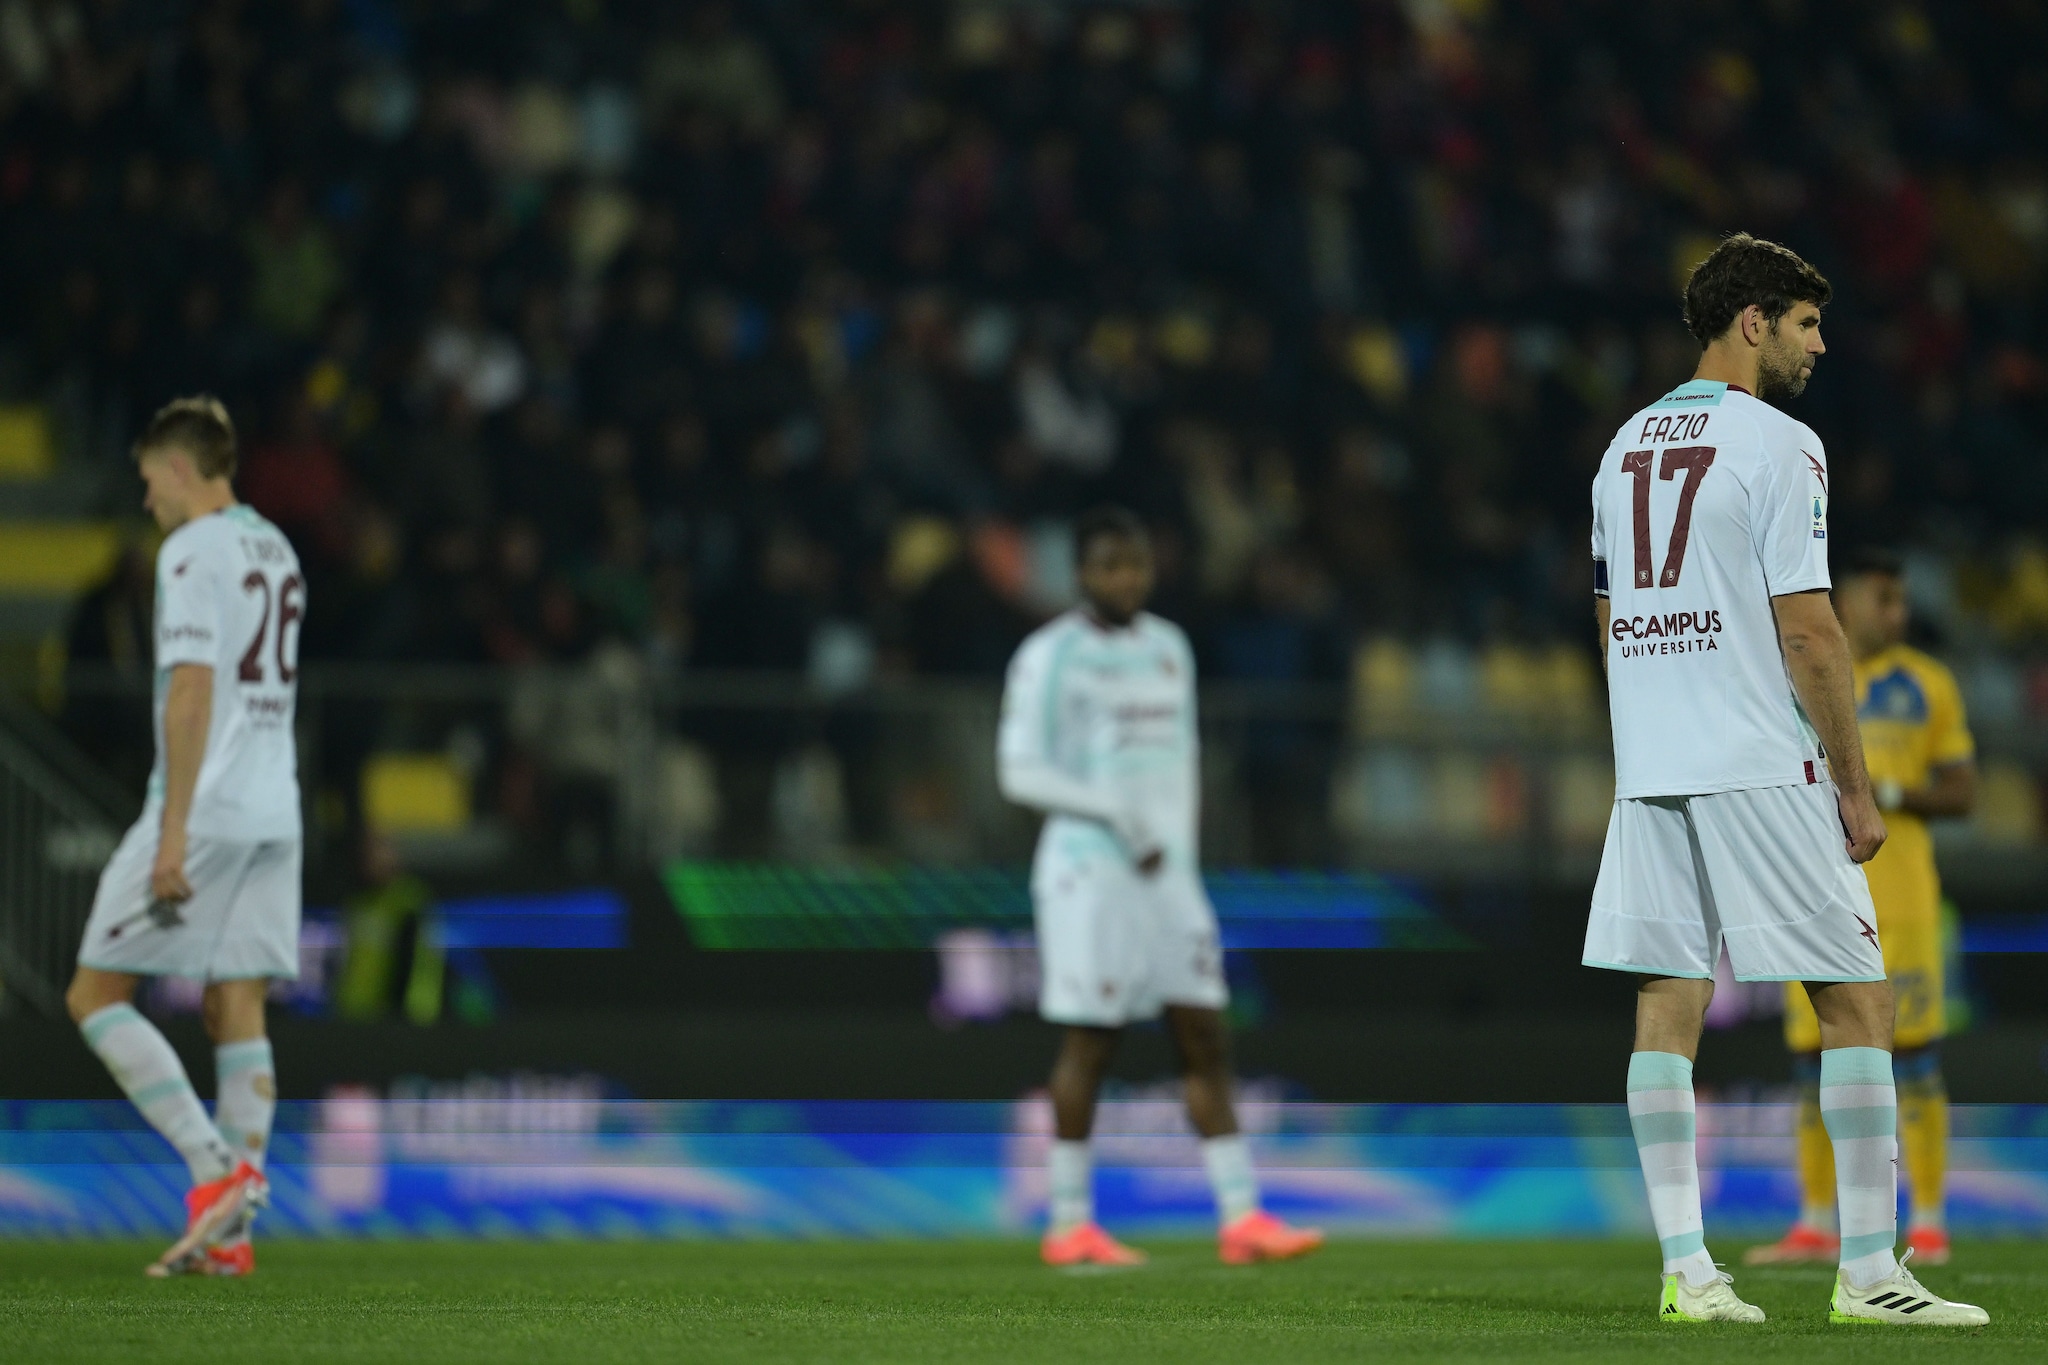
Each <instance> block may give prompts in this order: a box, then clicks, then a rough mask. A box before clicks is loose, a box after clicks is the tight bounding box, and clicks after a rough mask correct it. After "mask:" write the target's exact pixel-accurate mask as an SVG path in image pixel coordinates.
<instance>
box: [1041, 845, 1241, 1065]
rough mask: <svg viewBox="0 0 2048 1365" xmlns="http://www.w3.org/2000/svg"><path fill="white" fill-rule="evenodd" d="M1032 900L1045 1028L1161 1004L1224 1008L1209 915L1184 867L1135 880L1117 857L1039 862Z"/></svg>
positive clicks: (1226, 998)
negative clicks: (1035, 923) (1046, 1025)
mask: <svg viewBox="0 0 2048 1365" xmlns="http://www.w3.org/2000/svg"><path fill="white" fill-rule="evenodd" d="M1031 900H1032V907H1033V911H1034V913H1035V916H1036V919H1037V922H1038V970H1039V996H1038V1008H1039V1013H1040V1014H1042V1015H1044V1016H1045V1018H1046V1019H1047V1020H1048V1021H1049V1022H1051V1023H1055V1024H1083V1025H1090V1026H1095V1027H1102V1028H1114V1027H1116V1026H1118V1025H1121V1024H1128V1023H1132V1022H1135V1021H1137V1020H1140V1019H1153V1018H1157V1017H1158V1015H1159V1012H1160V1010H1161V1009H1162V1008H1164V1007H1165V1006H1167V1005H1192V1006H1196V1007H1199V1008H1203V1009H1222V1008H1223V1007H1224V1006H1225V1005H1227V1004H1229V1003H1230V992H1229V990H1228V989H1227V988H1226V987H1225V986H1224V984H1223V949H1222V942H1221V939H1220V938H1219V937H1218V935H1217V932H1216V912H1215V911H1214V910H1213V909H1212V908H1211V907H1210V905H1209V895H1208V892H1206V891H1204V890H1203V889H1202V880H1201V877H1200V876H1199V875H1198V874H1197V873H1196V872H1194V871H1193V870H1192V869H1187V868H1176V867H1174V866H1171V865H1169V866H1167V867H1164V868H1161V869H1160V870H1159V872H1157V873H1156V874H1155V875H1153V876H1150V877H1143V876H1140V875H1139V874H1138V871H1137V869H1136V868H1134V867H1132V866H1131V865H1130V864H1129V863H1127V862H1125V861H1124V860H1123V859H1122V858H1121V857H1120V856H1103V857H1089V858H1079V859H1072V860H1069V859H1065V858H1059V859H1046V860H1041V862H1040V865H1039V866H1038V867H1036V868H1034V869H1033V872H1032V878H1031Z"/></svg>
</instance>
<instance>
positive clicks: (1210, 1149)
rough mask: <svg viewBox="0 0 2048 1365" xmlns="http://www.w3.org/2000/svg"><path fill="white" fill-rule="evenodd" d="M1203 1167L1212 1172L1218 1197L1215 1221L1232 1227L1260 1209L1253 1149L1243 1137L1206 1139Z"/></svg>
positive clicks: (1233, 1135)
mask: <svg viewBox="0 0 2048 1365" xmlns="http://www.w3.org/2000/svg"><path fill="white" fill-rule="evenodd" d="M1202 1164H1203V1165H1204V1166H1207V1167H1208V1168H1209V1188H1210V1189H1211V1190H1213V1191H1215V1193H1216V1221H1217V1222H1219V1223H1221V1224H1222V1225H1223V1226H1225V1227H1229V1226H1230V1225H1231V1224H1232V1223H1235V1222H1236V1221H1237V1220H1238V1219H1240V1218H1242V1217H1244V1216H1245V1215H1246V1214H1248V1213H1256V1212H1258V1209H1259V1178H1258V1177H1257V1176H1256V1175H1253V1174H1252V1149H1251V1148H1250V1147H1249V1146H1247V1145H1246V1143H1245V1140H1244V1135H1243V1134H1241V1133H1232V1134H1231V1135H1230V1136H1229V1137H1219V1138H1207V1139H1204V1140H1203V1142H1202Z"/></svg>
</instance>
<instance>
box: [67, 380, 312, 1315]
mask: <svg viewBox="0 0 2048 1365" xmlns="http://www.w3.org/2000/svg"><path fill="white" fill-rule="evenodd" d="M135 456H136V464H137V467H138V468H139V469H140V471H141V474H142V479H143V482H144V483H145V484H146V485H147V486H148V496H147V498H146V499H145V503H146V505H147V507H148V508H149V511H150V513H151V514H152V515H153V516H154V517H155V518H156V520H157V524H158V525H160V526H161V527H163V529H164V530H165V531H166V532H168V533H169V534H168V535H166V536H165V538H164V543H163V548H162V549H161V550H160V551H159V552H158V554H157V578H156V593H157V597H156V767H155V770H154V771H153V772H152V773H151V775H150V780H149V796H148V799H147V801H146V802H145V803H144V805H143V809H142V816H141V818H140V819H138V820H137V821H136V822H135V825H134V827H133V828H131V829H130V830H129V831H128V834H127V836H126V837H125V838H123V839H122V841H121V844H120V847H119V848H117V849H116V850H115V851H114V856H113V858H112V859H111V860H110V861H109V862H108V863H107V867H106V871H104V872H103V873H101V874H100V884H99V892H98V894H97V895H96V896H95V897H94V900H93V907H92V915H91V918H90V919H89V920H88V921H87V923H86V927H85V939H84V942H83V943H82V944H81V945H80V947H79V950H78V972H77V975H76V976H75V977H74V978H73V979H72V982H71V988H70V990H69V991H68V992H67V994H66V997H65V999H66V1003H67V1004H68V1005H69V1007H70V1010H71V1017H72V1018H73V1019H74V1020H76V1021H77V1023H78V1026H79V1029H80V1030H81V1031H82V1032H83V1033H84V1035H85V1041H86V1043H87V1045H88V1046H90V1047H91V1048H92V1050H93V1051H94V1052H95V1053H97V1054H98V1055H99V1057H100V1060H101V1061H103V1062H105V1063H106V1064H107V1069H108V1070H109V1071H111V1072H112V1073H113V1075H114V1079H115V1080H116V1081H118V1082H119V1083H120V1085H121V1088H122V1089H123V1090H124V1091H126V1092H127V1095H128V1098H129V1099H130V1100H131V1101H133V1102H134V1104H135V1107H136V1108H138V1109H140V1110H141V1111H142V1114H143V1117H145V1118H147V1119H148V1120H149V1121H150V1123H151V1124H152V1125H154V1126H155V1128H156V1130H157V1131H158V1132H160V1133H162V1134H163V1135H164V1137H165V1138H167V1139H168V1140H169V1141H170V1143H171V1145H172V1146H174V1147H176V1148H177V1150H178V1155H180V1156H182V1157H183V1158H184V1159H185V1163H186V1165H187V1166H189V1167H190V1168H191V1172H192V1190H191V1192H190V1193H188V1194H187V1195H186V1196H185V1204H186V1212H187V1225H186V1230H185V1234H184V1236H182V1237H180V1238H179V1239H178V1240H177V1241H176V1242H175V1243H173V1244H172V1246H171V1247H170V1249H169V1250H167V1251H165V1252H164V1254H163V1256H162V1257H161V1258H160V1259H158V1260H157V1262H156V1263H155V1264H154V1265H152V1266H150V1267H149V1273H150V1274H152V1275H172V1274H213V1275H246V1274H248V1273H250V1272H251V1271H252V1270H253V1269H254V1268H255V1253H254V1250H253V1248H252V1247H251V1244H250V1242H249V1239H248V1228H249V1223H250V1222H251V1220H252V1219H253V1218H254V1216H255V1211H256V1209H257V1208H258V1207H260V1206H261V1205H262V1204H263V1203H264V1201H265V1198H266V1196H267V1192H268V1186H267V1184H266V1182H265V1180H264V1176H263V1165H264V1155H265V1150H266V1148H267V1147H268V1145H269V1141H270V1123H271V1117H272V1114H273V1112H274V1111H275V1109H276V1105H277V1085H276V1073H275V1070H274V1068H273V1066H272V1064H271V1054H270V1043H269V1040H268V1039H267V1038H266V1037H265V1034H264V1021H263V1001H264V995H265V993H266V991H267V990H268V987H269V984H270V981H271V980H272V979H273V978H277V977H285V978H290V977H296V976H297V975H298V967H299V964H298V958H299V948H298V939H299V868H300V819H299V780H298V758H297V753H296V750H295V747H294V741H293V734H292V722H293V716H294V712H295V709H296V702H297V687H296V679H297V677H298V652H299V630H300V626H301V623H302V622H303V620H304V618H305V612H306V589H305V581H304V579H302V578H301V577H300V574H299V560H298V556H297V555H296V554H294V553H293V551H292V547H291V543H290V542H289V541H287V540H286V539H285V537H284V535H283V533H282V532H280V531H279V530H278V529H277V528H276V527H275V526H272V525H271V524H270V523H269V522H267V521H265V520H264V519H263V518H262V517H260V516H258V515H257V514H256V513H255V512H254V511H252V510H251V509H250V508H248V507H245V506H243V505H242V504H240V503H238V502H236V501H235V493H234V485H233V482H232V480H233V477H234V472H235V429H234V425H233V423H232V422H231V421H230V420H229V419H228V414H227V410H226V409H225V408H223V407H222V406H221V404H220V403H219V402H218V401H216V400H215V399H212V398H181V399H179V400H177V401H176V402H173V403H170V404H168V405H167V406H165V407H164V408H163V409H162V410H161V411H160V412H158V413H157V414H156V416H155V417H154V418H152V419H151V421H150V423H149V426H148V429H147V430H145V431H144V432H143V435H142V439H141V440H140V441H138V442H137V443H136V446H135ZM145 976H184V977H196V978H199V979H201V980H203V981H204V982H205V983H206V989H205V998H204V1006H203V1018H204V1021H205V1024H206V1031H207V1033H208V1034H209V1035H210V1036H211V1037H212V1039H213V1042H214V1046H215V1051H214V1072H215V1080H216V1084H217V1085H218V1093H217V1101H216V1104H215V1108H214V1114H213V1117H212V1118H209V1117H208V1116H207V1113H206V1110H205V1108H204V1107H203V1106H201V1104H200V1102H199V1097H198V1095H197V1094H195V1093H194V1092H193V1089H192V1082H191V1080H190V1079H189V1078H187V1076H186V1074H185V1068H184V1067H183V1066H182V1065H181V1064H180V1063H179V1061H178V1055H177V1053H175V1052H173V1051H172V1050H171V1045H170V1043H168V1042H167V1041H165V1039H164V1036H163V1035H162V1034H161V1033H159V1032H158V1031H157V1029H156V1027H155V1026H154V1025H152V1024H151V1023H150V1022H149V1021H148V1020H147V1019H145V1018H143V1017H142V1015H140V1014H139V1013H137V1012H136V1010H135V1007H134V1005H133V1003H132V1001H133V999H134V996H135V988H136V985H137V984H138V982H139V980H140V978H142V977H145Z"/></svg>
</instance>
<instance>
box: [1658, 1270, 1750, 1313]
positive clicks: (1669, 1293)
mask: <svg viewBox="0 0 2048 1365" xmlns="http://www.w3.org/2000/svg"><path fill="white" fill-rule="evenodd" d="M1763 1320H1764V1310H1763V1309H1761V1308H1759V1307H1757V1306H1756V1305H1755V1304H1753V1303H1744V1302H1743V1301H1742V1300H1741V1299H1738V1298H1736V1297H1735V1277H1734V1276H1732V1275H1730V1274H1728V1273H1727V1272H1726V1271H1719V1272H1717V1273H1716V1274H1715V1276H1714V1278H1713V1279H1711V1280H1709V1281H1707V1283H1705V1284H1704V1285H1701V1286H1700V1287H1699V1288H1698V1289H1695V1288H1693V1287H1692V1286H1691V1285H1689V1284H1687V1283H1686V1282H1685V1276H1683V1275H1666V1276H1665V1277H1664V1298H1663V1301H1662V1302H1660V1303H1659V1304H1658V1306H1657V1321H1659V1322H1762V1321H1763Z"/></svg>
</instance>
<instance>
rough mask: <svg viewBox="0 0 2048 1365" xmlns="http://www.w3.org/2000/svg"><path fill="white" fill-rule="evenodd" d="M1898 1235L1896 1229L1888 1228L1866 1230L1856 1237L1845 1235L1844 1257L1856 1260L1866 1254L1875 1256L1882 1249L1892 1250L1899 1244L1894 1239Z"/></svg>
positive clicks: (1844, 1258)
mask: <svg viewBox="0 0 2048 1365" xmlns="http://www.w3.org/2000/svg"><path fill="white" fill-rule="evenodd" d="M1896 1236H1897V1230H1896V1229H1893V1228H1887V1229H1886V1230H1885V1231H1883V1232H1865V1233H1861V1234H1858V1235H1857V1236H1855V1237H1844V1238H1843V1239H1842V1259H1843V1260H1844V1261H1855V1260H1860V1259H1862V1258H1863V1257H1865V1256H1874V1255H1876V1254H1877V1253H1878V1252H1880V1251H1890V1250H1891V1249H1892V1247H1893V1246H1895V1245H1896V1244H1897V1243H1896V1242H1895V1240H1894V1239H1895V1238H1896Z"/></svg>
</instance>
